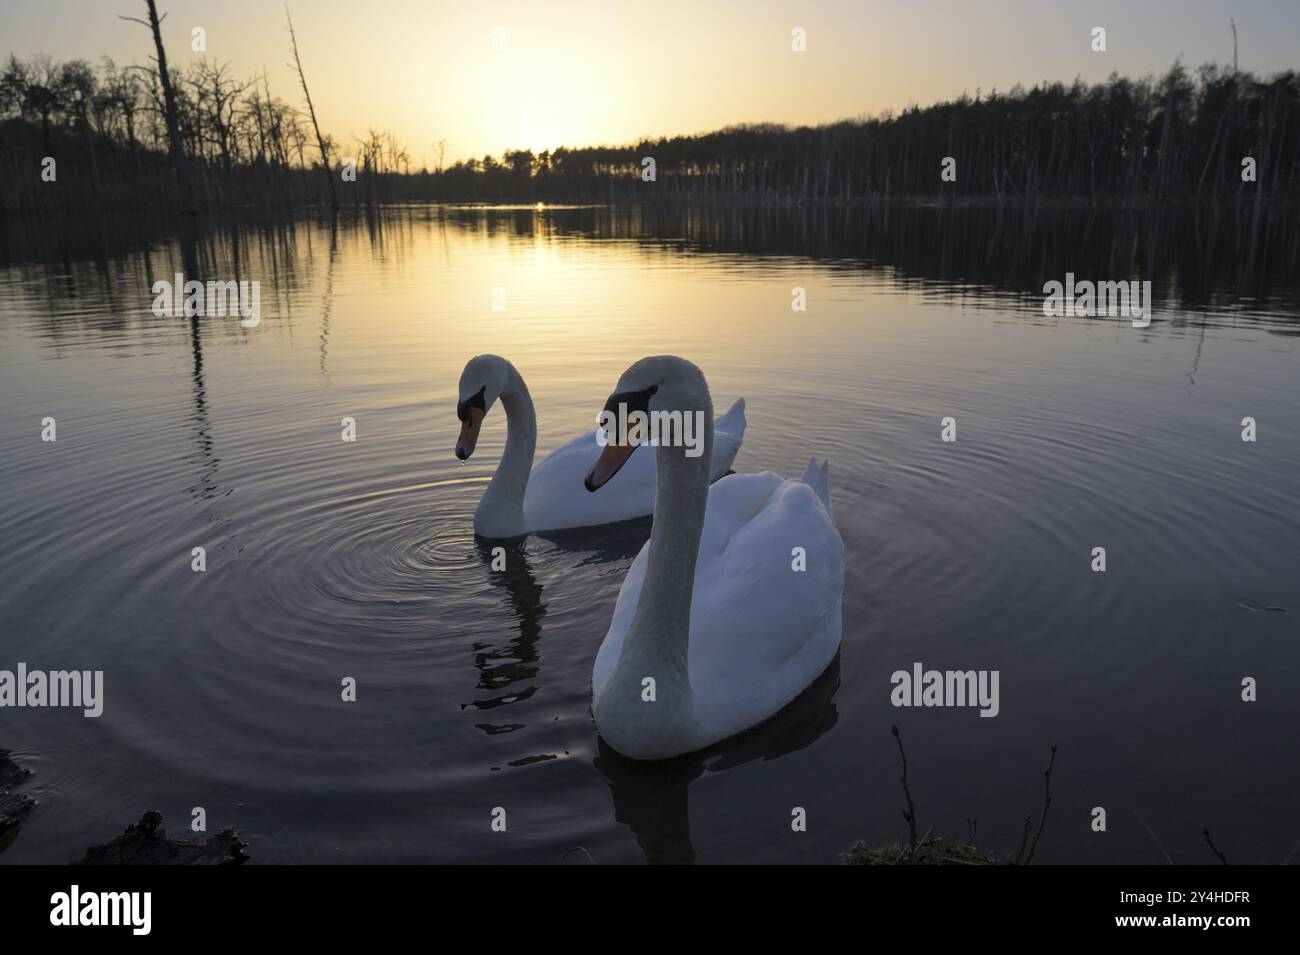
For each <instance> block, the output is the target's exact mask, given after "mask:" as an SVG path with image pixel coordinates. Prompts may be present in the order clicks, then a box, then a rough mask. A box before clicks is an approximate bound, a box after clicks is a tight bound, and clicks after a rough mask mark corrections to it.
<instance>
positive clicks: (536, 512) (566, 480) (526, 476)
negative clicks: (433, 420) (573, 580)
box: [456, 355, 745, 538]
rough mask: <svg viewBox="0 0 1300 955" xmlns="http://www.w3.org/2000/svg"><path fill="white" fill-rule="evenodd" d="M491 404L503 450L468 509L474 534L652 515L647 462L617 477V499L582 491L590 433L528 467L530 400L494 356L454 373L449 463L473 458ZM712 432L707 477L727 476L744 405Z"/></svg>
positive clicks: (592, 446) (593, 447) (593, 446)
mask: <svg viewBox="0 0 1300 955" xmlns="http://www.w3.org/2000/svg"><path fill="white" fill-rule="evenodd" d="M498 399H500V401H501V405H502V407H504V408H505V411H506V447H505V451H504V452H503V453H502V455H501V463H500V464H498V465H497V470H496V473H495V474H494V475H492V480H491V481H489V482H488V486H487V489H486V490H485V491H484V492H483V497H482V499H481V500H480V501H479V503H478V508H477V509H476V510H475V511H474V533H476V534H479V535H481V536H483V537H501V538H504V537H521V536H523V535H524V534H528V533H531V532H533V531H552V530H562V529H564V528H570V527H590V526H594V525H597V524H612V523H614V522H615V521H626V520H629V519H631V518H634V517H645V516H646V515H648V514H650V513H651V512H652V511H653V510H654V504H655V468H654V461H653V459H652V458H650V457H649V456H646V458H645V459H644V460H638V461H635V462H633V464H632V465H629V466H628V467H627V468H626V469H625V470H624V472H623V473H622V474H621V475H619V479H618V483H617V484H616V485H615V487H616V488H617V490H618V494H612V495H609V496H606V497H603V499H601V500H599V501H593V500H592V499H591V497H590V495H588V494H587V493H586V492H585V491H583V489H582V481H583V476H584V475H585V474H586V473H587V469H588V467H589V466H590V464H591V455H592V453H593V452H595V451H598V450H599V446H598V445H597V443H596V431H595V430H592V431H588V432H587V433H586V434H582V435H579V436H578V437H576V438H574V439H573V440H572V441H570V442H569V443H568V444H565V445H562V446H561V447H558V448H556V449H555V450H554V451H552V452H551V453H550V454H548V455H547V456H546V457H544V458H543V459H542V460H541V461H540V462H539V463H538V465H537V467H533V454H534V452H535V451H536V449H537V414H536V412H535V411H534V410H533V399H532V397H531V396H530V395H529V394H528V386H527V385H525V384H524V379H523V377H522V376H521V375H520V374H519V372H518V371H517V370H516V369H515V366H514V365H512V364H510V362H508V361H506V360H505V359H504V358H500V357H498V356H496V355H478V356H476V357H474V358H471V359H470V360H469V361H468V362H467V363H466V365H465V370H464V371H463V372H462V373H461V376H460V402H459V404H458V405H457V408H456V415H457V417H458V418H460V421H461V429H460V438H459V440H457V442H456V457H458V458H460V459H461V460H462V461H464V460H465V459H467V458H468V457H469V456H470V455H471V454H473V453H474V447H475V445H476V444H477V442H478V435H479V429H480V426H481V425H482V423H483V418H484V416H485V415H486V414H487V413H488V412H489V411H491V410H492V406H493V405H494V404H496V402H497V400H498ZM715 428H716V430H717V445H716V448H715V452H714V455H713V468H712V470H711V471H710V474H709V477H710V479H713V478H717V477H718V476H719V475H722V474H725V473H727V471H728V470H730V468H731V463H732V461H734V460H735V459H736V452H737V451H739V450H740V443H741V441H743V440H744V437H745V400H744V399H743V398H742V399H740V400H739V401H737V402H736V403H735V404H734V405H733V406H732V408H731V410H730V411H728V412H727V413H726V414H725V415H723V416H722V417H721V418H719V419H718V421H717V423H716V425H715ZM705 460H706V461H707V460H708V459H707V458H706V459H705ZM593 504H594V505H596V506H594V507H593V506H592V505H593Z"/></svg>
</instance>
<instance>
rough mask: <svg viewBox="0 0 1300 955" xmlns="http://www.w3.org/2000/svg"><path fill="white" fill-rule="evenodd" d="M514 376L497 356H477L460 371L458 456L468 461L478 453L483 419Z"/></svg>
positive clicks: (457, 413)
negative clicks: (479, 434) (475, 447)
mask: <svg viewBox="0 0 1300 955" xmlns="http://www.w3.org/2000/svg"><path fill="white" fill-rule="evenodd" d="M509 377H510V365H509V363H508V362H507V361H506V360H505V359H504V358H498V357H497V356H496V355H475V356H474V357H473V358H471V359H470V360H469V361H468V362H466V363H465V370H464V371H462V372H461V373H460V397H459V400H458V401H457V403H456V417H457V418H459V419H460V437H459V438H458V439H457V440H456V457H458V458H460V459H461V460H462V461H464V460H465V459H466V458H468V457H469V456H470V455H471V454H473V453H474V446H475V445H477V444H478V432H479V428H480V426H481V425H482V424H483V418H484V417H486V416H487V413H488V412H489V411H491V410H492V406H493V405H494V404H496V401H497V399H498V398H500V397H501V392H502V391H503V390H504V389H505V386H506V381H507V379H509Z"/></svg>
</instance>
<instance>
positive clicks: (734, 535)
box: [689, 475, 844, 739]
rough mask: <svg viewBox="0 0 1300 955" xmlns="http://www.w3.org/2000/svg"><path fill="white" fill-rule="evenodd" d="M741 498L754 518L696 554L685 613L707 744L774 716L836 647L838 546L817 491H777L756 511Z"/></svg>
mask: <svg viewBox="0 0 1300 955" xmlns="http://www.w3.org/2000/svg"><path fill="white" fill-rule="evenodd" d="M736 477H739V475H736V476H733V477H729V478H725V479H724V480H723V481H720V482H719V483H718V485H717V490H718V491H721V490H722V489H723V488H724V486H725V485H726V484H727V483H729V482H731V481H734V480H735V478H736ZM755 477H759V475H755ZM771 477H775V476H774V475H773V476H771ZM777 480H778V481H779V479H777ZM745 496H746V497H747V498H748V501H747V503H748V506H749V507H751V508H752V509H753V514H752V517H751V518H750V519H749V520H747V521H746V522H745V523H743V524H741V525H739V526H738V527H736V528H735V529H734V531H732V532H731V533H729V534H726V535H725V541H723V540H721V539H719V540H715V541H712V542H711V543H713V544H714V546H716V545H717V544H719V543H721V544H723V546H722V548H721V550H720V552H717V553H716V555H713V556H711V557H710V558H709V559H708V560H707V561H705V560H704V559H703V558H704V551H703V547H702V548H701V563H702V567H701V570H702V571H703V574H701V573H697V574H696V590H695V599H694V600H693V602H692V605H691V642H690V651H689V653H690V656H689V665H690V674H691V686H692V689H693V691H694V696H695V699H696V703H697V707H698V710H697V719H698V720H699V721H700V722H701V723H702V724H704V726H705V727H706V728H707V730H708V735H709V736H710V738H712V739H723V738H725V737H727V736H730V735H732V734H733V733H736V732H739V731H740V730H742V729H745V728H747V727H749V726H753V725H754V724H756V723H759V722H761V721H762V720H764V719H766V718H767V717H769V716H772V715H774V714H775V713H776V712H777V711H778V710H780V709H781V707H783V706H785V704H787V703H789V702H790V701H791V700H793V699H794V698H795V697H796V696H798V695H799V693H800V692H802V691H803V689H804V688H805V687H807V686H808V684H809V683H811V682H812V681H813V680H814V679H816V678H817V676H818V675H819V674H821V672H822V671H823V670H825V669H826V667H827V666H828V665H829V664H830V662H831V660H832V659H833V658H834V656H835V652H836V650H838V649H839V643H840V634H841V614H840V611H841V601H842V597H843V592H844V544H843V542H842V541H841V539H840V535H839V532H838V531H836V530H835V525H834V523H833V522H832V519H831V516H830V514H829V513H828V511H827V509H826V508H825V506H824V505H823V504H822V502H821V500H820V498H819V497H818V495H817V493H816V491H815V490H814V489H813V488H812V487H810V486H809V485H808V484H806V483H804V482H803V481H780V482H779V484H777V486H775V487H774V488H773V489H772V491H771V493H770V495H769V496H768V497H767V498H766V500H764V501H763V502H762V505H761V507H760V506H755V505H756V504H757V503H758V502H757V500H756V499H755V496H754V495H745ZM706 524H707V519H706ZM796 549H797V550H796ZM796 566H799V567H803V568H804V569H801V570H796V569H795V567H796Z"/></svg>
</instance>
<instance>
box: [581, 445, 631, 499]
mask: <svg viewBox="0 0 1300 955" xmlns="http://www.w3.org/2000/svg"><path fill="white" fill-rule="evenodd" d="M637 447H638V445H635V444H607V445H605V449H604V450H603V451H601V452H600V457H598V458H597V459H596V463H595V464H593V465H592V466H591V470H590V471H588V472H587V479H586V480H585V481H583V482H582V483H583V484H584V485H586V488H587V490H588V491H597V490H599V489H600V488H602V487H604V486H605V484H606V483H608V482H609V479H610V478H612V477H613V476H614V475H615V474H617V473H618V471H619V468H621V467H622V466H623V465H625V464H627V459H628V458H630V457H631V456H632V452H633V451H635V450H636V449H637Z"/></svg>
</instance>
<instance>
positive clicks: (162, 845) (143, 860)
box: [73, 810, 248, 865]
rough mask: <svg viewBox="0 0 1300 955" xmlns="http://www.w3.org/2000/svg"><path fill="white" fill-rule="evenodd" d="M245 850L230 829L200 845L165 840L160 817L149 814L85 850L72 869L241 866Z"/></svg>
mask: <svg viewBox="0 0 1300 955" xmlns="http://www.w3.org/2000/svg"><path fill="white" fill-rule="evenodd" d="M246 848H248V844H247V843H245V842H242V841H240V838H239V836H238V834H237V833H236V832H235V830H234V829H224V830H222V831H221V832H219V833H217V834H216V835H215V836H212V837H211V838H210V839H207V840H205V841H203V842H195V841H193V840H190V839H172V838H169V837H168V836H167V833H166V831H165V830H164V829H163V828H162V813H160V812H157V811H155V810H150V811H149V812H146V813H145V814H144V815H143V816H141V817H140V821H139V822H137V823H134V824H133V825H130V826H127V827H126V829H125V831H123V833H122V834H121V835H120V836H116V837H114V838H113V839H110V840H109V841H108V842H106V843H104V844H103V845H99V846H92V847H91V848H89V849H87V850H86V855H85V858H83V859H82V860H81V861H80V862H74V863H73V865H242V864H243V863H245V862H247V861H248V855H247V854H246V853H245V852H244V850H245V849H246Z"/></svg>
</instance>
